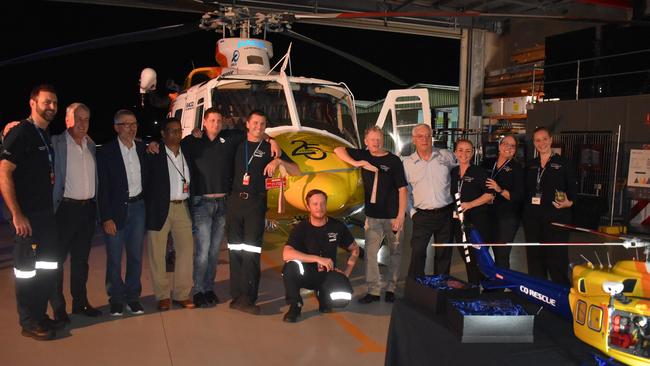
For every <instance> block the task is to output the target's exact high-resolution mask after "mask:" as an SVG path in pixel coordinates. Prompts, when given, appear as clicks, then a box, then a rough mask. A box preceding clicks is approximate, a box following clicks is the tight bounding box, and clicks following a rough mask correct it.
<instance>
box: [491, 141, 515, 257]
mask: <svg viewBox="0 0 650 366" xmlns="http://www.w3.org/2000/svg"><path fill="white" fill-rule="evenodd" d="M516 151H517V139H515V138H514V136H512V135H508V136H505V137H503V138H502V139H501V141H499V156H498V157H497V159H496V161H494V162H493V163H492V162H489V163H488V164H486V165H485V168H486V169H487V173H488V176H489V178H488V179H487V181H486V183H485V186H486V187H487V188H489V189H490V190H491V191H492V193H493V195H494V201H493V202H492V204H491V205H488V217H489V219H490V229H491V237H492V239H493V241H494V242H495V243H511V242H512V241H513V240H514V239H515V234H517V229H518V228H519V218H520V217H521V201H522V199H523V198H524V170H523V168H522V167H521V165H520V164H519V162H518V161H516V160H515V152H516ZM511 249H512V247H509V246H493V247H492V251H493V252H494V260H495V262H496V265H497V266H499V267H501V268H510V251H511Z"/></svg>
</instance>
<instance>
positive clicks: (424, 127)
mask: <svg viewBox="0 0 650 366" xmlns="http://www.w3.org/2000/svg"><path fill="white" fill-rule="evenodd" d="M421 129H426V130H427V132H428V133H429V136H431V135H432V134H433V130H432V129H431V126H429V125H428V124H425V123H420V124H417V125H416V126H415V127H413V130H412V131H411V134H412V135H415V131H416V130H421Z"/></svg>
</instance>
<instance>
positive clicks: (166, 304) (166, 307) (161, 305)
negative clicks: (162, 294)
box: [158, 299, 172, 311]
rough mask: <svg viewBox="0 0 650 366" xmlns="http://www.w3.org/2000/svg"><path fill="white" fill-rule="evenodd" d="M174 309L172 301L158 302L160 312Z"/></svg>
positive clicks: (163, 300)
mask: <svg viewBox="0 0 650 366" xmlns="http://www.w3.org/2000/svg"><path fill="white" fill-rule="evenodd" d="M171 307H172V301H171V300H170V299H162V300H159V301H158V310H160V311H167V310H169V308H171Z"/></svg>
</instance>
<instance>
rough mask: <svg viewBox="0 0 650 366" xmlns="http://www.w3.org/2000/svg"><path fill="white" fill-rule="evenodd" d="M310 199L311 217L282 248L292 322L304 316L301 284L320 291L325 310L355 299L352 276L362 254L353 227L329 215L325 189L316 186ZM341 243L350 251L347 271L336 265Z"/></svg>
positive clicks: (317, 291) (285, 319) (287, 298)
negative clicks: (351, 229) (353, 297)
mask: <svg viewBox="0 0 650 366" xmlns="http://www.w3.org/2000/svg"><path fill="white" fill-rule="evenodd" d="M306 201H307V209H308V210H309V218H308V219H306V220H304V221H301V222H300V223H298V224H297V225H296V227H294V229H293V231H292V232H291V234H290V235H289V239H288V240H287V244H286V245H285V246H284V250H283V252H282V258H283V260H284V261H285V265H284V268H283V269H282V277H283V280H284V289H285V292H286V301H287V304H289V305H290V306H289V311H287V313H286V314H284V321H285V322H290V323H294V322H296V320H297V319H298V317H299V316H300V312H301V308H302V298H301V297H300V289H301V288H308V289H310V290H314V291H316V294H317V297H318V302H319V307H318V310H319V311H320V312H321V313H329V312H331V311H332V307H343V306H345V305H347V304H348V303H349V302H350V300H351V299H352V286H351V285H350V281H349V280H348V277H349V276H350V273H352V269H353V268H354V265H355V263H356V262H357V258H358V257H359V247H358V246H357V244H356V243H355V241H354V237H353V236H352V234H351V233H350V230H348V228H347V227H346V226H345V225H344V224H343V223H342V222H341V221H339V220H336V219H334V218H331V217H328V216H327V195H326V194H325V192H323V191H320V190H317V189H313V190H311V191H309V192H308V193H307V197H306ZM337 247H341V248H343V249H346V250H347V251H349V252H350V258H348V262H347V265H346V267H345V271H341V270H340V269H338V268H337V267H336V249H337Z"/></svg>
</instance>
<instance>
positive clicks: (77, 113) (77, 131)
mask: <svg viewBox="0 0 650 366" xmlns="http://www.w3.org/2000/svg"><path fill="white" fill-rule="evenodd" d="M89 125H90V112H89V111H88V110H87V109H85V108H81V107H77V108H76V109H75V110H74V113H71V114H68V115H66V116H65V126H66V127H67V128H68V133H70V136H72V138H74V139H82V138H84V137H86V135H87V134H88V126H89Z"/></svg>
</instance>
